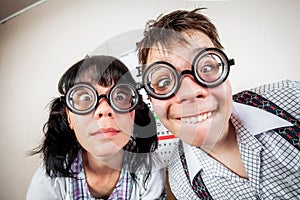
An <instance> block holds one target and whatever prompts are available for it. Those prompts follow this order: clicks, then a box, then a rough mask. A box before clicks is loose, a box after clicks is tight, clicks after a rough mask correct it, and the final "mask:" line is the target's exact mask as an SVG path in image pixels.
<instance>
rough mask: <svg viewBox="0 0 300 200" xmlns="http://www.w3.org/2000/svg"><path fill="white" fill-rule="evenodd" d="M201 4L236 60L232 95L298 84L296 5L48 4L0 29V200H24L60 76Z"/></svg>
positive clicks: (146, 0)
mask: <svg viewBox="0 0 300 200" xmlns="http://www.w3.org/2000/svg"><path fill="white" fill-rule="evenodd" d="M197 6H205V7H207V8H208V10H206V11H205V14H207V15H208V16H209V17H210V18H211V19H212V21H213V22H214V23H215V24H216V26H217V27H218V29H219V33H220V37H221V41H222V42H223V45H224V46H225V49H226V53H227V54H228V55H229V56H230V57H234V58H235V60H236V65H235V66H234V67H233V68H232V71H231V75H230V79H231V81H232V84H233V90H234V91H235V92H237V91H240V90H242V89H244V88H245V89H246V88H250V87H253V86H257V85H259V84H263V83H267V82H271V81H276V80H281V79H294V80H300V79H299V74H300V70H299V66H298V65H299V53H300V40H299V36H300V23H299V19H300V12H299V11H298V10H299V8H300V1H299V0H269V1H267V0H232V1H209V0H207V1H198V2H195V1H184V0H142V1H141V0H109V1H105V0H77V1H74V0H49V1H46V2H45V3H43V4H41V5H38V6H36V7H34V8H32V9H30V10H28V11H26V12H24V13H22V14H21V15H19V16H17V17H15V18H13V19H11V20H9V21H8V22H6V23H4V24H1V25H0V94H1V98H0V111H1V115H0V128H1V133H0V158H1V168H0V199H10V200H20V199H25V195H26V190H27V187H28V184H29V182H30V179H31V176H32V175H33V173H34V171H35V169H36V168H37V166H38V165H39V164H40V162H41V159H40V157H38V156H33V157H27V156H26V153H27V152H28V151H29V150H30V149H32V148H33V147H35V146H36V145H38V144H39V142H40V139H41V138H42V132H41V129H42V126H43V124H44V122H45V121H46V119H47V115H48V107H47V104H48V102H49V101H50V99H52V98H53V97H55V96H57V92H56V90H57V89H56V87H57V82H58V79H59V78H60V76H61V75H62V74H63V72H64V71H65V70H66V69H67V68H68V67H69V66H71V65H72V64H73V63H75V62H76V61H77V60H79V59H81V58H82V57H84V56H85V55H86V54H89V53H91V52H93V51H94V50H95V49H97V48H98V46H99V45H101V44H102V43H103V42H105V41H107V40H109V39H110V38H112V37H114V36H116V35H119V34H120V33H124V32H128V31H132V30H136V29H142V28H144V25H145V22H146V21H147V20H148V19H155V18H156V17H157V16H158V15H159V14H161V13H165V12H170V11H172V10H174V9H178V8H183V9H192V8H195V7H197Z"/></svg>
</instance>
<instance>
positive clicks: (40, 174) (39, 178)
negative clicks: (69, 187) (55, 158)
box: [26, 165, 66, 200]
mask: <svg viewBox="0 0 300 200" xmlns="http://www.w3.org/2000/svg"><path fill="white" fill-rule="evenodd" d="M65 188H66V184H65V179H64V178H60V177H57V178H51V177H49V176H48V175H47V173H46V169H45V167H44V165H40V166H39V168H38V169H37V170H36V172H35V174H34V175H33V177H32V179H31V182H30V185H29V188H28V190H27V195H26V199H28V200H29V199H30V200H35V199H36V200H39V199H45V198H46V199H64V198H63V197H64V194H65Z"/></svg>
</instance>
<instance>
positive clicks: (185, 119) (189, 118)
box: [181, 112, 211, 124]
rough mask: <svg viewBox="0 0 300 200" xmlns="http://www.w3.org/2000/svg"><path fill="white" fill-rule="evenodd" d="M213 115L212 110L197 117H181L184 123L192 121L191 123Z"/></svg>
mask: <svg viewBox="0 0 300 200" xmlns="http://www.w3.org/2000/svg"><path fill="white" fill-rule="evenodd" d="M210 116H211V112H208V113H204V114H202V115H199V116H197V117H185V118H181V121H182V122H183V123H191V124H196V123H198V122H202V121H203V120H206V119H208V118H209V117H210Z"/></svg>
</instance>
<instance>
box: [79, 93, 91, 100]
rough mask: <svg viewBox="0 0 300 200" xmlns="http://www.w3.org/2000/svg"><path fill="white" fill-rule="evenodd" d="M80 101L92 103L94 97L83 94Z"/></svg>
mask: <svg viewBox="0 0 300 200" xmlns="http://www.w3.org/2000/svg"><path fill="white" fill-rule="evenodd" d="M79 100H80V101H91V100H92V97H91V96H90V95H89V94H82V95H80V97H79Z"/></svg>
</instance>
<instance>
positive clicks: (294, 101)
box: [250, 80, 300, 119]
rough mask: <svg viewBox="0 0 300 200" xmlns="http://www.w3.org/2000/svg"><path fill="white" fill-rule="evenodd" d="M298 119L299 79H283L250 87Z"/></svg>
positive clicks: (299, 106) (299, 113)
mask: <svg viewBox="0 0 300 200" xmlns="http://www.w3.org/2000/svg"><path fill="white" fill-rule="evenodd" d="M250 91H252V92H255V93H257V94H259V95H261V96H263V97H264V98H266V99H268V100H270V101H272V102H273V103H275V104H276V105H278V106H279V107H281V108H282V109H284V110H286V111H287V112H289V113H290V114H292V115H293V116H294V117H295V118H296V119H300V81H292V80H283V81H278V82H273V83H269V84H264V85H261V86H259V87H255V88H252V89H250Z"/></svg>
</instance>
